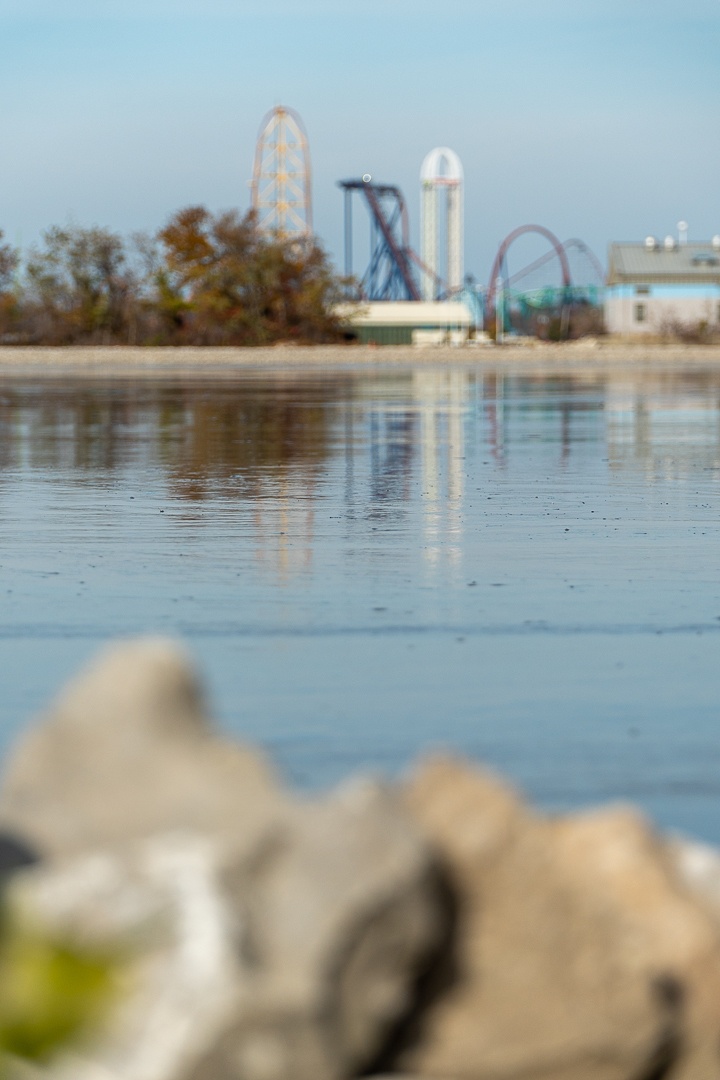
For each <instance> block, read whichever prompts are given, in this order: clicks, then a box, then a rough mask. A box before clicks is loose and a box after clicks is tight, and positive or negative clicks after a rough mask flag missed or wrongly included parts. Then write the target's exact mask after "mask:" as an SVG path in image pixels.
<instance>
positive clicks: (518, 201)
mask: <svg viewBox="0 0 720 1080" xmlns="http://www.w3.org/2000/svg"><path fill="white" fill-rule="evenodd" d="M0 44H1V45H2V63H0V103H1V107H0V229H2V230H4V232H5V235H6V238H7V239H9V240H10V241H12V242H13V243H18V244H20V245H21V247H22V248H23V249H27V248H28V247H29V246H31V245H32V244H35V243H37V242H38V241H39V238H40V236H41V234H42V231H43V229H45V228H47V227H48V226H49V225H51V224H65V223H67V222H69V221H73V222H76V223H78V224H82V225H94V224H98V225H104V226H107V227H109V228H112V229H113V230H115V231H118V232H120V233H122V234H130V233H132V232H134V231H137V230H146V231H154V230H156V229H157V228H159V227H161V226H162V224H163V223H164V222H165V221H166V220H167V218H168V217H169V216H170V214H171V213H172V212H173V211H174V210H177V209H178V208H179V207H182V206H187V205H191V204H192V205H195V204H204V205H206V206H208V207H210V208H211V209H212V210H221V209H227V208H230V207H239V208H240V209H242V210H245V209H246V208H247V207H248V205H249V199H250V191H249V184H248V181H249V180H250V177H251V173H252V162H253V154H254V148H255V140H256V138H257V134H258V128H259V126H260V122H261V120H262V118H263V116H264V114H265V113H266V112H267V111H268V110H269V109H271V108H272V107H273V106H274V105H278V104H284V105H289V106H292V107H293V108H294V109H296V110H297V111H298V112H299V113H300V115H301V116H302V118H303V121H304V123H305V127H306V129H307V131H308V135H309V139H310V148H311V155H312V162H313V176H314V220H315V227H316V231H317V232H318V234H319V236H320V238H321V240H322V242H323V243H324V245H325V246H326V248H327V249H328V251H329V252H330V254H331V256H332V257H333V259H335V260H336V261H337V263H338V264H339V265H341V264H342V213H343V204H342V195H341V192H340V190H339V189H338V187H337V181H338V180H340V179H344V178H348V177H357V176H360V175H361V174H362V173H364V172H370V173H372V175H373V177H374V178H375V179H377V180H380V181H384V182H386V183H395V184H398V185H400V187H401V188H402V189H403V191H404V192H405V195H406V198H407V202H408V207H409V212H410V221H411V234H412V235H411V239H412V242H413V244H414V246H415V247H416V248H417V247H419V179H418V176H419V169H420V164H421V162H422V159H423V157H424V156H425V154H426V153H427V152H428V151H429V150H431V149H432V148H433V147H435V146H443V145H445V146H449V147H451V148H452V149H454V150H455V151H456V152H457V153H458V154H459V155H460V158H461V160H462V163H463V166H464V171H465V248H466V269H467V270H468V271H470V272H472V273H473V274H474V276H475V277H476V278H477V279H478V280H479V281H481V282H483V281H485V280H486V279H487V278H488V276H489V272H490V266H491V264H492V260H493V256H494V254H495V251H496V250H497V247H498V245H499V243H500V242H501V240H502V239H503V237H504V236H506V235H507V233H509V232H510V231H511V230H512V229H513V228H515V227H516V226H519V225H523V224H525V223H529V222H533V223H536V224H540V225H543V226H545V227H546V228H548V229H550V230H552V231H553V232H554V233H556V234H557V235H558V236H559V237H560V239H563V240H564V239H568V238H569V237H579V238H581V239H582V240H584V241H585V242H586V243H587V244H589V245H590V246H591V248H593V250H594V251H595V252H596V253H597V254H598V256H599V257H600V258H601V260H602V261H603V262H604V261H605V259H606V254H607V245H608V243H609V242H610V241H612V240H642V239H643V238H644V237H645V236H646V235H648V234H654V235H657V236H659V237H663V236H665V235H666V234H668V233H675V232H676V226H677V222H678V221H679V220H680V219H685V220H686V221H687V222H688V223H689V226H690V228H689V239H690V240H691V241H692V240H697V241H700V240H709V239H710V237H712V236H713V235H714V234H716V233H720V182H719V179H718V178H719V177H720V139H719V138H718V129H719V128H720V123H719V122H718V121H719V118H720V0H684V2H682V3H681V2H679V0H675V2H670V0H654V2H651V0H624V2H621V0H606V2H604V3H599V2H596V0H513V2H512V3H499V2H495V0H445V2H444V3H443V2H440V0H433V2H430V0H414V2H410V0H356V2H355V3H350V2H349V0H202V2H201V0H92V2H87V0H0ZM359 213H360V211H359V209H358V210H357V211H356V220H357V215H359ZM524 243H525V247H523V242H520V243H519V246H518V248H517V250H514V251H513V253H512V256H511V257H510V265H511V269H512V270H513V271H514V270H515V269H516V268H518V267H519V266H521V265H523V264H524V262H527V261H529V259H530V258H532V257H534V256H535V255H537V254H538V253H539V252H540V251H541V250H543V247H542V243H541V242H540V241H539V240H534V241H525V242H524ZM533 244H535V245H537V244H540V247H539V248H538V247H537V246H536V247H533ZM362 269H363V267H362V266H356V270H358V271H360V272H361V271H362Z"/></svg>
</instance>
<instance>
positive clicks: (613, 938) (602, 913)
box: [398, 761, 720, 1080]
mask: <svg viewBox="0 0 720 1080" xmlns="http://www.w3.org/2000/svg"><path fill="white" fill-rule="evenodd" d="M407 804H408V806H409V807H410V808H411V811H412V812H413V814H414V816H415V817H416V819H417V821H418V822H419V823H420V824H421V825H422V827H423V828H424V830H425V832H426V835H427V836H428V838H429V839H430V841H431V842H432V843H433V844H434V845H435V847H436V849H437V851H438V852H439V853H441V855H442V857H443V858H444V859H445V861H446V865H447V870H448V873H449V875H450V878H451V881H452V884H453V887H454V889H455V891H456V893H457V895H458V897H459V901H460V919H459V924H458V937H457V941H456V950H457V965H458V977H457V980H456V982H455V985H454V986H453V987H452V988H451V989H450V990H449V992H448V993H447V994H446V995H445V996H444V997H443V998H442V999H441V1000H440V1001H439V1002H437V1003H436V1004H435V1005H434V1006H432V1007H431V1008H430V1009H429V1011H428V1013H427V1015H426V1017H425V1020H424V1023H423V1026H422V1032H421V1037H420V1039H419V1041H418V1042H417V1043H416V1044H415V1045H413V1046H410V1047H408V1048H407V1049H406V1051H405V1053H404V1054H401V1055H400V1056H399V1060H398V1064H399V1067H400V1068H401V1069H405V1070H406V1071H407V1072H409V1073H417V1074H419V1075H423V1076H435V1077H452V1078H453V1080H463V1078H468V1080H500V1078H502V1080H516V1078H517V1080H520V1078H521V1077H522V1078H523V1080H580V1078H582V1080H635V1078H643V1080H660V1078H664V1077H668V1078H669V1077H672V1080H708V1078H710V1077H715V1076H719V1075H720V934H719V932H718V922H717V920H716V919H713V918H711V917H710V916H709V915H708V913H707V912H706V911H705V910H703V908H702V907H701V906H700V905H699V904H698V903H696V902H695V899H694V897H693V895H692V894H691V892H690V891H689V890H688V888H687V886H686V883H685V882H684V881H683V880H682V878H681V876H680V875H679V874H678V872H677V869H676V866H675V860H674V859H673V858H672V857H671V856H670V854H669V852H668V850H667V849H666V846H665V845H664V843H663V842H662V840H661V839H660V838H659V837H657V836H656V835H655V834H654V833H653V832H652V830H651V829H650V828H649V826H648V825H647V824H646V822H645V821H644V820H643V819H642V818H641V817H640V816H639V815H638V814H636V813H635V812H634V811H632V810H630V809H622V808H620V809H613V808H611V809H608V810H602V811H598V812H593V813H586V814H580V815H577V816H574V817H564V818H556V819H548V818H540V817H536V816H535V815H533V814H532V813H531V812H530V811H529V810H528V809H527V808H526V807H525V806H524V805H523V804H522V802H521V801H520V800H519V798H518V797H517V796H516V795H515V794H514V793H513V792H512V791H511V790H510V789H509V788H508V787H506V786H505V785H503V784H501V783H500V782H499V781H497V780H496V779H494V778H493V777H491V776H488V775H487V774H484V773H482V772H480V771H479V770H474V769H470V768H469V767H467V766H464V765H461V764H459V763H456V762H452V761H436V762H434V763H431V764H428V765H426V766H425V767H424V768H422V769H420V771H419V772H418V773H417V774H416V775H415V776H414V778H413V779H412V780H411V782H410V783H409V786H408V790H407Z"/></svg>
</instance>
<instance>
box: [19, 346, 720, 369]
mask: <svg viewBox="0 0 720 1080" xmlns="http://www.w3.org/2000/svg"><path fill="white" fill-rule="evenodd" d="M427 365H439V366H444V365H453V366H462V367H474V368H480V369H483V368H484V369H488V370H502V371H512V372H517V373H524V372H528V373H532V374H537V375H539V374H543V373H547V374H560V373H572V372H578V373H580V372H587V373H589V372H599V371H603V370H618V369H622V370H624V371H638V370H653V371H667V372H682V371H690V370H701V369H705V370H708V369H711V370H714V369H718V370H720V346H717V345H715V346H701V345H645V344H622V343H616V342H608V343H605V342H603V343H585V342H570V343H568V344H563V345H557V344H555V345H540V344H537V345H532V346H529V345H525V346H513V345H503V346H500V347H488V346H476V347H473V346H466V347H463V348H451V347H448V346H443V347H435V348H413V347H411V346H384V347H382V348H378V347H373V346H358V345H350V346H337V345H324V346H294V345H290V346H284V345H279V346H274V347H271V348H247V349H241V348H228V349H225V348H179V349H177V348H176V349H174V348H148V347H145V348H133V347H124V346H114V347H107V348H91V347H89V348H32V347H17V346H11V347H4V348H0V378H2V377H15V376H30V377H32V376H36V375H39V374H41V373H42V374H44V375H49V376H55V375H57V376H60V375H68V376H69V375H72V376H77V377H92V378H103V377H108V378H115V377H137V376H147V377H163V376H170V375H176V374H181V375H183V376H186V377H188V376H193V375H197V376H199V377H207V376H208V375H213V376H215V375H217V376H219V375H222V374H232V373H233V372H241V371H243V372H246V371H251V370H253V369H254V370H268V369H274V370H288V369H293V370H298V371H317V370H322V369H331V368H332V369H347V368H353V367H368V366H370V367H372V366H377V367H380V366H383V367H385V366H397V367H407V368H416V367H424V366H427Z"/></svg>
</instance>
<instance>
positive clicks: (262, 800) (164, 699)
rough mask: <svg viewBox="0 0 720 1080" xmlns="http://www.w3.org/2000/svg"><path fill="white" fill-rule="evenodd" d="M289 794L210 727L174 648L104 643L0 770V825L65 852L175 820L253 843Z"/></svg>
mask: <svg viewBox="0 0 720 1080" xmlns="http://www.w3.org/2000/svg"><path fill="white" fill-rule="evenodd" d="M285 802H286V799H285V796H284V795H283V794H282V793H281V791H280V788H279V786H278V784H277V782H276V780H275V778H274V775H273V773H272V771H271V769H270V768H269V766H268V764H267V763H266V762H265V760H264V759H263V757H262V756H261V755H260V754H259V753H258V752H257V751H254V750H250V749H248V748H245V747H242V746H240V745H239V744H237V743H235V742H233V741H231V740H230V739H227V738H222V737H220V736H218V735H216V734H215V733H214V731H213V729H212V727H211V725H210V723H209V721H208V719H207V716H206V713H205V710H204V705H203V699H202V694H201V690H200V686H199V682H198V679H197V676H196V674H195V670H194V668H193V666H192V664H191V663H190V661H189V660H188V658H187V656H186V655H185V653H184V652H183V650H181V649H180V648H179V647H178V646H176V645H175V644H173V643H170V642H166V641H161V640H153V639H148V640H141V641H131V642H127V643H123V644H120V645H114V646H112V647H111V648H109V649H107V650H106V651H105V652H103V653H102V654H101V655H100V657H99V658H98V659H97V660H96V661H95V662H94V664H93V665H92V666H91V667H90V668H89V669H88V670H87V671H85V672H83V673H82V674H81V675H80V676H79V677H78V678H77V679H76V680H75V681H74V682H72V683H71V684H70V686H69V687H68V688H67V689H66V690H65V692H64V693H63V694H62V695H61V696H60V698H59V700H58V701H57V703H56V704H55V706H54V707H53V708H51V710H50V711H49V713H48V714H47V715H46V716H45V717H41V718H40V720H39V721H38V722H37V723H35V724H34V725H33V726H32V727H31V728H30V729H29V730H28V732H27V733H26V734H25V735H24V736H23V737H22V738H21V739H20V741H19V744H18V745H17V746H16V748H15V749H14V750H13V751H12V753H11V754H10V757H9V760H8V761H7V763H6V765H5V767H4V775H3V782H2V786H1V787H0V829H3V830H7V831H12V832H14V833H17V834H18V835H19V836H21V837H23V838H24V839H25V841H26V842H27V843H29V844H30V845H31V846H32V847H34V848H36V849H37V850H38V851H39V852H40V853H42V854H43V855H47V856H49V857H56V856H65V855H70V854H73V853H80V852H86V851H87V850H88V849H92V848H96V847H100V848H102V847H104V846H107V845H111V846H112V845H115V844H117V843H125V842H127V841H130V840H133V839H136V838H140V837H142V836H147V835H149V834H151V833H154V832H163V831H166V830H174V829H190V830H191V831H199V832H203V831H207V832H209V833H210V834H212V835H217V834H222V835H224V836H225V837H226V838H227V840H228V842H232V843H240V844H245V845H247V844H249V843H252V842H254V839H255V838H256V836H257V835H258V833H261V832H263V831H264V830H265V828H266V827H267V824H268V821H269V819H270V818H272V817H273V816H274V815H276V814H277V813H278V812H280V811H282V809H283V808H284V805H285Z"/></svg>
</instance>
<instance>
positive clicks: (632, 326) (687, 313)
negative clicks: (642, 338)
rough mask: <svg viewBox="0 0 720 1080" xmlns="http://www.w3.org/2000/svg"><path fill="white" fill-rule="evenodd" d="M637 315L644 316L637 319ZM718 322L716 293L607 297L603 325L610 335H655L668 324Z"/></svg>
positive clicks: (718, 306) (717, 298)
mask: <svg viewBox="0 0 720 1080" xmlns="http://www.w3.org/2000/svg"><path fill="white" fill-rule="evenodd" d="M640 314H642V315H643V316H644V317H643V318H640V317H639V316H640ZM701 321H704V322H707V323H709V324H713V325H717V324H719V323H720V296H712V297H710V296H708V297H699V296H691V297H686V298H682V297H672V298H669V297H653V296H644V295H643V294H642V293H638V294H636V295H635V296H625V297H620V296H612V295H610V296H608V297H607V299H606V300H605V326H606V329H607V331H608V333H610V334H623V335H629V334H639V335H642V334H659V333H662V330H663V326H664V325H667V324H668V323H673V322H676V323H678V322H679V323H689V324H692V323H698V322H701Z"/></svg>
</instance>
